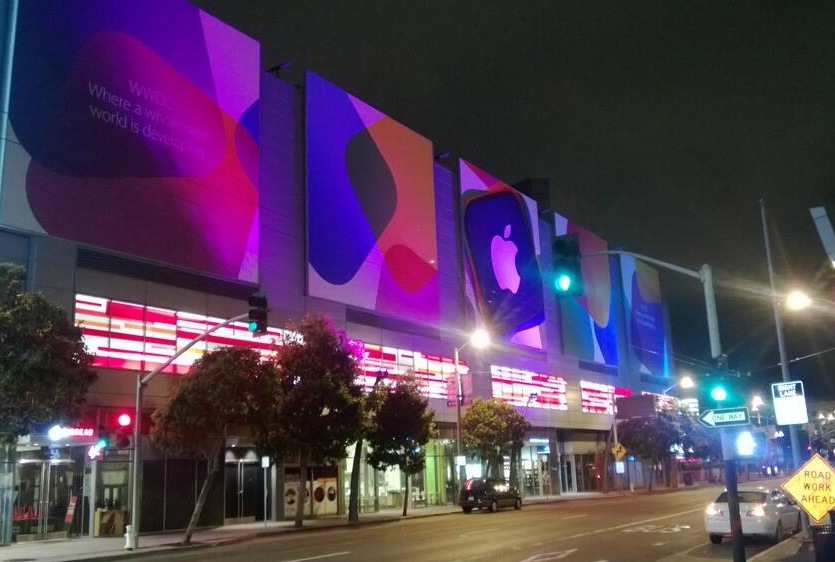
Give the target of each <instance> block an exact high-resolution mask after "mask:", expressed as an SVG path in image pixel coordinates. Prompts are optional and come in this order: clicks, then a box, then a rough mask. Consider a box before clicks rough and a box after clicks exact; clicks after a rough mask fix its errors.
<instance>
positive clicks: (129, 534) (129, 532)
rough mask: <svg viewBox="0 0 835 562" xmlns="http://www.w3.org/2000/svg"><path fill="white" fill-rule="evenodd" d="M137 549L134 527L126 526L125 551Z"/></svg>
mask: <svg viewBox="0 0 835 562" xmlns="http://www.w3.org/2000/svg"><path fill="white" fill-rule="evenodd" d="M135 548H136V535H134V534H133V525H126V526H125V549H126V550H134V549H135Z"/></svg>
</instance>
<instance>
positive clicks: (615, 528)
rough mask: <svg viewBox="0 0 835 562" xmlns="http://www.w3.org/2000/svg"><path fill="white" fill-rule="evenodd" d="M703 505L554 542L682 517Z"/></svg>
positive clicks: (700, 508) (558, 539)
mask: <svg viewBox="0 0 835 562" xmlns="http://www.w3.org/2000/svg"><path fill="white" fill-rule="evenodd" d="M703 510H704V508H703V507H698V508H696V509H689V510H687V511H681V512H679V513H671V514H670V515H661V516H659V517H653V518H652V519H644V520H643V521H635V522H634V523H624V524H623V525H615V526H614V527H607V528H606V529H597V530H595V531H586V532H585V533H577V534H575V535H568V536H566V537H559V538H555V539H554V542H556V541H568V540H571V539H578V538H580V537H588V536H590V535H599V534H600V533H608V532H611V531H617V530H618V529H626V528H627V527H635V526H637V525H644V524H646V523H652V522H653V521H660V520H661V519H670V518H671V517H680V516H682V515H689V514H691V513H699V512H701V511H703Z"/></svg>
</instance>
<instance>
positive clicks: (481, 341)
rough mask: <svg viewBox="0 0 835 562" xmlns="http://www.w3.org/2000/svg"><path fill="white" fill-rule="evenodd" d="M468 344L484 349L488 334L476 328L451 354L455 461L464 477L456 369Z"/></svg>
mask: <svg viewBox="0 0 835 562" xmlns="http://www.w3.org/2000/svg"><path fill="white" fill-rule="evenodd" d="M468 345H472V346H473V347H475V348H476V349H484V348H485V347H487V346H488V345H490V334H488V333H487V331H486V330H482V329H478V330H476V331H474V332H473V333H472V335H471V336H470V339H469V340H467V341H465V342H464V344H463V345H461V346H459V347H456V348H455V355H454V356H453V361H454V363H453V367H454V369H455V389H456V395H455V462H456V463H457V464H458V467H459V468H458V478H459V480H461V479H463V477H464V463H463V462H462V459H461V401H462V400H463V398H464V393H463V389H462V388H461V372H460V371H459V370H458V354H459V353H460V352H461V351H462V350H463V349H464V348H465V347H467V346H468Z"/></svg>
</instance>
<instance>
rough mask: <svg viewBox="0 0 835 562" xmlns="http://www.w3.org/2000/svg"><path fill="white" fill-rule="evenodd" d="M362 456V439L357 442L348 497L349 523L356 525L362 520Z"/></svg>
mask: <svg viewBox="0 0 835 562" xmlns="http://www.w3.org/2000/svg"><path fill="white" fill-rule="evenodd" d="M361 455H362V438H359V439H358V440H357V447H356V449H354V462H353V466H352V468H351V495H350V496H349V497H348V521H350V522H352V523H355V522H357V521H359V519H360V510H359V497H360V466H361V464H360V456H361Z"/></svg>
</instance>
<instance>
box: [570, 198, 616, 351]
mask: <svg viewBox="0 0 835 562" xmlns="http://www.w3.org/2000/svg"><path fill="white" fill-rule="evenodd" d="M565 234H576V235H577V240H578V242H579V245H580V253H581V255H585V256H587V257H584V258H583V259H582V260H580V266H581V268H582V273H583V289H584V293H583V295H582V296H580V297H576V298H561V299H559V317H560V329H561V339H562V344H563V353H566V354H568V355H574V356H576V357H578V358H580V359H583V360H585V361H591V362H593V363H600V364H603V365H609V366H617V365H618V345H617V343H618V339H617V337H618V335H617V327H616V325H615V318H616V313H615V309H614V306H615V304H614V303H615V301H614V299H613V298H612V288H613V280H612V275H614V273H613V271H612V269H611V268H610V267H609V258H608V257H607V256H605V255H599V256H591V255H590V254H593V253H595V252H605V251H607V250H608V249H609V247H608V244H607V243H606V241H605V240H603V239H602V238H600V237H598V236H597V235H595V234H594V233H592V232H590V231H588V230H586V229H584V228H582V227H580V226H578V225H577V224H576V223H573V222H570V221H569V220H568V219H567V218H565V217H563V216H562V215H560V214H557V213H554V235H555V236H562V235H565ZM615 282H617V281H615Z"/></svg>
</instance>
